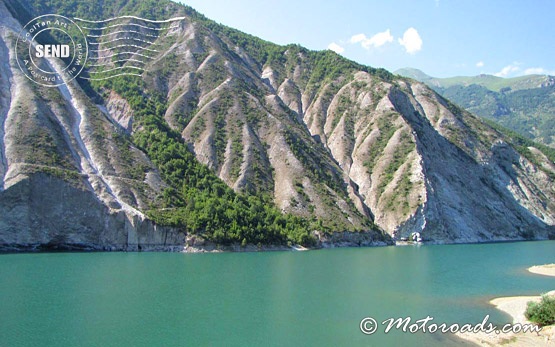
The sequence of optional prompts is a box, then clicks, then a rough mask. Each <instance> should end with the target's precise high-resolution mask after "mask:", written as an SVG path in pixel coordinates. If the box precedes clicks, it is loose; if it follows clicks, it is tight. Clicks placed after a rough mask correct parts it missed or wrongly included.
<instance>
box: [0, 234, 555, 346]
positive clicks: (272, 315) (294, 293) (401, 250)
mask: <svg viewBox="0 0 555 347" xmlns="http://www.w3.org/2000/svg"><path fill="white" fill-rule="evenodd" d="M554 262H555V241H543V242H521V243H502V244H475V245H445V246H421V247H412V246H409V247H383V248H351V249H331V250H318V251H309V252H269V253H222V254H180V253H42V254H4V255H0V312H1V314H0V346H199V345H214V346H247V345H256V346H363V345H364V346H387V345H411V346H419V345H421V346H434V345H437V346H450V345H452V346H455V345H461V343H462V341H460V340H456V339H455V338H454V337H452V336H449V335H442V334H441V333H435V334H424V333H418V334H416V335H411V334H409V333H402V332H398V331H395V332H391V333H389V334H387V335H386V334H384V333H383V327H380V328H379V330H378V332H377V333H376V334H374V335H370V336H367V335H364V334H362V333H361V332H360V330H359V323H360V320H361V319H362V318H363V317H367V316H371V317H374V318H375V319H376V320H377V321H378V322H381V321H383V320H385V319H387V318H389V317H406V316H411V317H412V318H413V320H416V319H420V318H425V317H426V316H428V315H430V316H432V317H434V322H438V323H440V322H447V323H455V322H458V323H470V322H474V323H475V322H480V321H482V319H483V317H484V316H485V315H486V314H489V315H490V316H491V318H490V321H491V322H495V323H504V322H507V321H509V318H508V317H507V316H506V315H504V314H501V313H500V312H498V311H497V310H495V309H494V308H493V307H492V306H490V305H488V304H487V302H488V301H489V300H490V299H492V298H494V297H498V296H512V295H537V294H539V293H542V292H546V291H549V290H553V289H555V278H553V277H546V276H540V275H534V274H530V273H528V272H527V271H526V268H528V267H529V266H532V265H537V264H545V263H554Z"/></svg>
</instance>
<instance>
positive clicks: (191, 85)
mask: <svg viewBox="0 0 555 347" xmlns="http://www.w3.org/2000/svg"><path fill="white" fill-rule="evenodd" d="M75 2H76V3H79V4H81V3H83V4H84V3H85V2H82V1H75ZM17 4H19V3H17ZM17 4H16V2H15V1H12V0H2V2H0V18H1V19H0V61H1V63H0V216H2V217H1V218H0V248H5V249H9V248H12V249H25V248H33V247H38V248H40V247H52V248H56V247H60V246H63V245H66V246H67V245H70V246H72V247H80V248H84V249H115V250H137V249H139V248H140V249H183V247H184V246H185V243H186V239H187V230H186V228H180V227H169V226H161V225H157V224H156V223H154V222H153V221H152V220H151V219H150V218H149V217H147V212H148V211H149V210H151V209H153V208H157V206H158V205H159V200H160V197H161V196H163V195H164V192H165V191H166V190H167V189H166V188H167V187H168V184H169V183H168V182H167V181H166V180H165V179H164V178H163V176H162V175H161V174H160V172H159V169H158V167H157V164H155V163H154V162H155V160H153V159H152V158H149V156H148V155H147V154H146V152H143V151H141V150H140V149H138V148H137V146H136V145H134V144H133V143H132V141H131V138H132V135H133V134H136V133H137V132H138V131H141V128H140V127H141V122H140V120H139V119H138V116H137V111H138V110H135V109H133V107H132V102H131V100H129V99H126V98H125V97H124V96H122V95H120V93H118V91H117V88H111V87H110V85H109V84H94V83H93V84H92V85H91V84H87V83H84V82H83V83H79V79H77V80H74V81H71V82H68V83H67V84H66V85H63V86H60V87H58V88H43V87H41V86H38V85H35V84H34V83H33V82H31V81H29V80H28V79H27V78H26V77H25V76H24V75H23V74H22V72H21V71H20V69H19V67H18V64H17V61H16V59H17V58H16V54H15V51H14V44H15V40H16V37H17V33H18V32H19V31H20V30H21V28H22V24H25V23H24V18H26V17H28V16H33V15H36V14H40V13H38V12H39V11H41V10H44V6H45V5H44V4H42V2H41V1H28V2H22V3H21V4H23V5H18V6H19V7H18V6H16V5H17ZM148 4H150V2H147V5H145V6H148ZM153 4H154V2H153V3H152V5H153ZM95 6H96V5H95ZM98 6H100V9H99V11H104V12H100V13H98V14H97V16H102V15H105V17H106V18H109V17H113V16H114V15H113V14H114V13H116V14H135V15H138V16H140V15H141V13H140V12H137V13H134V12H132V11H133V10H131V9H129V7H126V5H124V4H116V2H114V1H105V2H104V3H103V5H98ZM102 6H103V7H102ZM118 6H120V7H118ZM158 6H159V8H161V9H163V10H161V12H160V13H158V14H157V15H158V16H160V17H157V18H153V19H167V18H171V17H184V19H182V20H179V21H176V22H175V23H174V24H173V25H172V27H171V29H170V30H165V31H160V36H159V37H158V38H156V39H155V40H154V42H153V43H152V45H156V48H157V49H156V50H157V51H158V52H157V53H155V54H153V57H152V59H150V60H149V61H148V62H145V66H144V69H145V71H144V73H142V75H141V77H136V78H137V80H138V81H139V82H140V83H142V85H144V86H145V88H146V90H145V92H146V93H152V95H154V93H156V95H158V96H160V98H162V99H163V100H164V103H165V108H164V111H163V112H164V113H163V121H164V122H165V123H166V124H167V126H168V127H169V128H170V129H171V131H173V132H175V133H176V134H180V136H181V140H182V141H183V142H184V143H185V144H186V145H187V147H188V148H189V150H190V151H192V152H193V153H194V156H195V157H196V159H197V160H198V161H199V162H200V163H202V164H205V165H206V166H207V167H209V168H210V169H211V170H212V171H213V172H214V173H215V174H216V175H217V176H218V177H219V178H220V179H221V180H222V181H223V182H225V184H226V185H228V186H229V187H231V188H232V189H233V190H235V191H236V192H242V193H244V194H247V195H259V196H270V197H271V198H272V200H273V202H274V203H275V205H276V206H277V207H278V208H279V209H280V210H282V211H283V212H286V213H292V214H294V215H298V216H302V217H304V218H306V219H307V220H314V221H320V223H321V225H326V226H327V227H328V228H331V229H332V230H333V231H335V232H336V234H335V235H333V236H330V235H323V234H322V233H321V232H320V230H315V235H316V237H317V238H318V239H320V241H321V242H322V243H323V244H325V243H329V242H331V243H332V244H342V243H347V244H372V243H373V239H372V237H370V236H360V237H359V236H352V234H350V233H349V232H348V231H349V230H365V229H371V228H372V227H371V225H372V223H374V224H375V225H377V226H378V227H379V228H380V229H381V230H383V231H384V232H385V233H387V234H388V235H390V236H392V237H393V238H403V237H408V236H409V235H411V234H412V233H413V232H419V233H420V234H421V235H422V237H423V238H424V239H425V240H427V241H430V242H439V243H452V242H482V241H493V240H523V239H546V238H548V237H552V236H555V227H554V225H555V184H554V183H555V182H554V181H555V164H554V163H553V162H552V161H551V160H550V159H549V158H548V157H547V156H546V155H544V153H542V152H541V150H539V149H537V148H535V147H528V148H522V147H519V146H516V145H514V144H513V143H511V141H510V138H509V137H507V136H506V135H504V134H503V133H501V132H499V131H497V130H495V129H493V128H492V127H490V126H488V125H487V124H485V123H483V122H482V121H481V120H479V119H478V118H476V117H475V116H473V115H472V114H470V113H468V112H466V111H464V110H462V109H460V108H458V107H456V106H455V105H453V104H452V103H450V102H449V101H448V100H446V99H444V98H442V97H441V96H439V95H438V94H436V93H435V92H434V91H433V90H431V89H430V88H428V87H427V86H425V85H424V84H423V83H420V82H417V81H414V80H411V79H406V78H401V77H399V76H394V75H392V74H390V73H388V72H386V71H384V70H381V69H373V68H369V67H365V66H361V65H358V64H356V63H354V62H351V61H348V60H346V59H344V58H342V57H340V56H338V55H336V54H335V53H333V52H330V51H325V52H313V51H309V50H306V49H304V48H302V47H300V46H297V45H289V46H277V45H274V44H271V43H268V42H264V41H262V40H259V39H257V38H254V37H251V36H248V35H246V34H243V33H240V32H238V31H235V30H233V29H230V28H226V27H223V26H221V25H217V24H215V23H213V22H211V21H209V20H208V19H206V18H204V17H202V16H201V15H199V14H198V13H196V12H194V11H193V10H192V9H190V8H187V7H185V6H182V5H178V4H174V3H171V2H163V4H160V5H158ZM77 8H79V7H78V6H77ZM110 11H115V12H110ZM126 11H127V12H126ZM22 12H27V13H25V14H23V13H22ZM65 15H68V16H73V15H75V16H77V13H68V14H65ZM143 16H144V15H143ZM91 19H93V18H91ZM126 21H127V22H126ZM126 21H123V22H122V23H131V22H132V21H133V19H126ZM113 36H116V35H113ZM145 47H150V46H145ZM152 47H154V46H152ZM161 48H162V49H161ZM98 62H99V63H100V64H105V65H106V66H111V64H114V63H113V62H112V61H111V60H110V59H109V58H106V59H104V60H103V58H102V57H98ZM126 64H130V63H125V64H124V65H123V67H125V66H126ZM45 68H47V69H53V70H55V69H60V62H59V61H57V60H56V59H50V60H48V61H46V62H45ZM114 80H117V79H114ZM139 82H137V83H139ZM91 89H92V90H94V92H91ZM96 93H98V94H96ZM322 240H323V241H322Z"/></svg>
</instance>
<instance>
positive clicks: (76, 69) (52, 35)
mask: <svg viewBox="0 0 555 347" xmlns="http://www.w3.org/2000/svg"><path fill="white" fill-rule="evenodd" d="M15 51H16V58H17V59H16V60H17V63H18V64H19V68H20V69H21V71H23V73H24V74H25V76H26V77H27V78H28V79H30V80H31V81H33V82H35V83H37V84H40V85H42V86H45V87H56V86H59V85H62V84H64V83H66V82H69V81H71V80H72V79H74V78H75V77H77V76H78V75H79V73H81V71H83V68H84V67H85V63H86V61H87V57H88V45H87V38H86V36H85V34H84V33H83V31H82V30H81V28H80V27H79V26H78V25H77V24H75V22H73V21H72V20H71V19H69V18H67V17H64V16H60V15H57V14H46V15H42V16H39V17H36V18H35V19H33V20H31V21H30V22H29V23H27V24H26V25H25V26H24V27H23V29H22V30H21V32H20V33H19V36H18V38H17V41H16V44H15Z"/></svg>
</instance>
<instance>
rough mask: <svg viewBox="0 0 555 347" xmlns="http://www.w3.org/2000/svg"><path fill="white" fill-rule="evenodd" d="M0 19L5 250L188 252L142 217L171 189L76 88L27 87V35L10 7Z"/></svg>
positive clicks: (178, 238)
mask: <svg viewBox="0 0 555 347" xmlns="http://www.w3.org/2000/svg"><path fill="white" fill-rule="evenodd" d="M0 15H1V17H2V26H0V37H1V43H0V60H1V61H2V64H1V65H0V76H1V87H2V93H1V98H0V108H1V111H2V112H1V114H0V117H1V118H0V124H1V125H2V127H1V132H0V135H1V137H0V138H1V142H0V145H1V151H0V153H1V159H2V160H1V164H2V165H1V166H0V168H1V170H0V175H1V176H0V177H1V185H0V215H1V216H2V218H1V220H0V245H2V247H3V248H6V249H10V248H14V247H15V248H18V247H22V248H28V247H31V248H32V247H38V246H39V245H52V247H56V245H74V246H75V247H83V248H87V249H118V250H126V249H129V250H134V249H137V248H138V247H140V246H141V244H144V246H145V247H146V246H148V245H154V244H156V245H160V246H164V245H168V246H176V245H181V246H183V245H184V235H183V234H182V233H181V235H180V234H179V232H178V231H177V230H167V229H166V230H164V228H158V229H157V228H156V226H155V225H154V224H153V223H152V222H150V221H148V220H146V218H145V216H144V215H143V213H142V212H141V210H143V209H145V208H147V207H148V206H150V205H151V204H154V203H155V201H154V199H155V198H156V197H157V196H158V194H159V192H160V190H161V189H162V188H163V186H164V184H163V182H162V180H161V179H160V176H159V174H158V172H157V170H156V168H155V167H154V165H153V164H152V163H151V162H150V160H149V159H148V158H147V157H146V156H145V155H144V153H142V152H140V151H139V150H138V149H136V148H135V147H133V146H132V144H131V143H130V142H129V140H128V139H127V138H125V137H124V136H122V135H121V129H120V128H119V127H118V126H116V125H115V124H114V123H113V121H112V119H111V118H110V117H109V116H108V115H106V114H104V113H103V112H102V111H101V109H102V107H100V108H99V107H98V106H97V105H94V104H93V103H92V102H91V100H90V99H89V98H88V97H87V96H86V95H85V93H84V92H83V91H82V90H81V88H80V87H79V85H77V84H76V83H75V82H70V83H68V84H67V85H62V86H60V87H58V88H45V87H41V86H38V85H36V84H34V83H33V82H31V81H29V80H28V79H27V78H26V77H25V76H24V75H23V74H22V73H21V71H20V69H19V68H18V67H17V66H18V65H17V62H16V56H15V52H14V51H13V47H14V45H15V42H14V41H15V39H16V35H17V34H18V33H19V31H20V30H21V26H20V24H19V23H17V21H15V20H14V19H13V17H12V16H11V14H10V12H8V11H7V9H6V7H5V5H4V3H0ZM50 63H51V64H50V65H51V66H50V67H51V68H52V69H58V68H59V62H57V61H54V60H52V61H51V62H50ZM167 235H169V236H167Z"/></svg>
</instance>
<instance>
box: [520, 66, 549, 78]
mask: <svg viewBox="0 0 555 347" xmlns="http://www.w3.org/2000/svg"><path fill="white" fill-rule="evenodd" d="M524 74H525V75H552V76H553V75H555V71H550V70H546V69H544V68H543V67H531V68H528V69H526V70H524Z"/></svg>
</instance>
